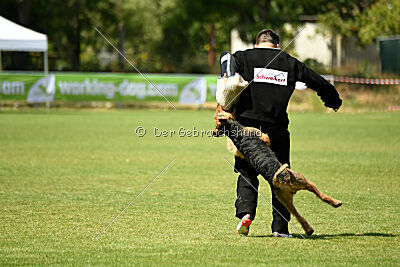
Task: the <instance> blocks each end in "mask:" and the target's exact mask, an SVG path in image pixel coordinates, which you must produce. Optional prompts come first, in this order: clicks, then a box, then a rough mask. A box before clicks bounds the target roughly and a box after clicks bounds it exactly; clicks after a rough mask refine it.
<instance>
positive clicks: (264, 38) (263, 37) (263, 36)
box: [256, 29, 279, 45]
mask: <svg viewBox="0 0 400 267" xmlns="http://www.w3.org/2000/svg"><path fill="white" fill-rule="evenodd" d="M264 42H269V43H272V44H274V45H277V44H279V35H278V34H276V32H274V31H273V30H270V29H264V30H262V31H260V32H259V33H258V34H257V38H256V44H259V43H264Z"/></svg>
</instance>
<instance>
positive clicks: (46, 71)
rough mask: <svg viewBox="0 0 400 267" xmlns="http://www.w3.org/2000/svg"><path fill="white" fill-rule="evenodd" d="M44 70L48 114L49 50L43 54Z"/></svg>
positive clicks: (47, 110)
mask: <svg viewBox="0 0 400 267" xmlns="http://www.w3.org/2000/svg"><path fill="white" fill-rule="evenodd" d="M43 65H44V66H43V68H44V77H45V79H46V113H49V111H50V99H49V93H48V92H47V88H48V87H49V64H48V57H47V50H46V51H44V52H43Z"/></svg>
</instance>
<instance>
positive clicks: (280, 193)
mask: <svg viewBox="0 0 400 267" xmlns="http://www.w3.org/2000/svg"><path fill="white" fill-rule="evenodd" d="M273 190H274V193H275V195H276V197H277V199H278V200H279V201H280V202H281V203H282V204H283V205H285V207H286V208H287V209H288V210H289V211H290V213H291V214H293V216H294V217H296V219H297V220H298V221H299V223H300V224H301V226H302V227H303V229H304V231H305V232H306V235H312V233H314V229H313V228H312V227H311V225H310V224H309V223H308V222H307V221H306V219H304V217H303V216H301V215H300V214H299V213H298V212H297V210H296V208H295V207H294V204H293V195H294V193H292V192H290V191H284V190H281V189H277V188H274V189H273Z"/></svg>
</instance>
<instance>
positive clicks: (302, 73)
mask: <svg viewBox="0 0 400 267" xmlns="http://www.w3.org/2000/svg"><path fill="white" fill-rule="evenodd" d="M295 71H296V78H297V80H299V81H301V82H304V83H305V84H307V87H309V88H311V89H313V90H314V91H316V92H317V94H318V96H319V97H320V98H321V100H322V101H323V102H324V105H325V106H326V107H328V108H332V109H334V110H337V109H339V108H340V106H341V105H342V100H341V99H340V97H339V93H338V92H337V91H336V88H335V87H334V86H333V85H332V84H331V83H330V82H328V81H327V80H325V79H324V78H323V77H321V76H320V75H319V74H317V73H316V72H315V71H313V70H312V69H309V68H308V67H307V66H306V65H305V64H304V63H302V62H300V61H298V60H296V62H295Z"/></svg>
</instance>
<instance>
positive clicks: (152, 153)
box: [0, 110, 400, 265]
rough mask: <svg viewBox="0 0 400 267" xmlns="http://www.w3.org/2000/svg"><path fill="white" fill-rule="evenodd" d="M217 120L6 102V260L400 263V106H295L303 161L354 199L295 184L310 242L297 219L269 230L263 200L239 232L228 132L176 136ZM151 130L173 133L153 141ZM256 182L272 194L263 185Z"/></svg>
mask: <svg viewBox="0 0 400 267" xmlns="http://www.w3.org/2000/svg"><path fill="white" fill-rule="evenodd" d="M211 117H212V112H211V111H149V110H143V111H142V110H140V111H126V110H125V111H117V110H114V111H107V112H104V111H88V110H58V111H57V110H54V111H52V112H51V114H49V115H45V114H43V113H42V112H41V111H29V112H28V111H26V112H24V111H15V112H14V111H8V112H4V111H3V112H1V113H0V146H1V150H0V221H1V224H0V265H12V264H18V265H20V264H29V265H44V264H61V265H153V264H154V265H214V264H215V265H222V264H223V265H242V264H250V265H278V264H279V265H323V264H324V265H378V264H379V265H380V264H383V265H398V264H399V261H400V253H399V245H400V242H399V241H400V227H399V214H400V208H399V207H400V197H399V193H398V192H399V188H400V174H399V171H400V157H399V154H400V142H399V141H400V114H399V113H397V114H396V113H373V114H372V113H371V114H368V113H367V114H340V113H338V114H325V113H294V114H290V119H291V121H292V123H291V126H290V130H291V138H292V154H291V161H292V167H293V169H294V170H296V171H299V172H302V173H303V174H305V175H306V176H307V177H308V178H310V179H311V180H312V181H313V182H315V183H316V184H317V185H318V187H319V188H320V189H321V190H322V191H324V192H326V193H327V194H329V195H331V196H333V197H335V198H337V199H340V200H342V201H343V202H344V205H343V206H342V207H340V208H339V209H333V208H331V207H330V206H328V205H327V204H325V203H323V202H321V201H320V200H318V199H317V198H316V197H315V196H314V195H312V194H311V193H309V192H305V191H301V192H299V193H298V194H297V195H296V196H295V203H296V207H297V208H298V210H299V211H300V213H301V214H302V215H303V216H304V217H305V218H306V219H308V221H309V222H310V223H311V225H312V226H313V227H314V229H315V234H314V235H313V236H311V237H310V238H307V239H302V238H301V237H300V236H299V235H298V234H297V233H296V231H295V230H294V229H290V231H291V232H292V233H293V234H294V235H295V238H292V239H276V238H272V237H271V233H270V222H271V219H272V216H271V207H270V205H269V204H268V203H267V202H265V201H264V200H263V199H262V198H259V207H258V214H257V218H256V220H255V221H254V223H253V224H252V227H251V231H250V235H249V236H248V237H247V238H246V237H239V236H238V235H237V234H236V233H235V227H236V224H237V223H238V220H237V219H236V218H235V217H234V212H235V210H234V205H233V204H234V201H235V186H236V177H235V175H234V174H233V171H232V168H231V167H230V166H229V165H228V163H227V162H226V161H225V160H224V157H226V158H227V159H229V160H230V161H231V162H232V161H233V156H232V155H231V154H229V152H227V151H226V150H225V143H224V141H223V140H220V139H213V138H209V137H180V136H178V135H179V134H178V130H179V128H180V127H184V128H185V129H186V130H189V129H192V128H193V126H195V127H196V129H197V130H201V129H206V130H207V129H212V128H213V122H212V120H211ZM138 125H142V126H143V127H144V128H145V129H146V130H147V134H146V136H144V137H142V138H140V137H138V136H136V134H135V129H136V127H137V126H138ZM154 127H157V128H158V129H160V130H161V129H162V130H175V131H176V134H173V136H172V137H155V136H154ZM174 158H176V160H175V161H174V162H173V163H172V164H171V165H170V167H169V168H168V169H166V170H165V171H164V172H163V173H162V174H161V175H160V177H158V178H157V179H156V180H155V181H154V183H153V184H152V185H151V186H149V187H148V188H147V190H146V191H145V192H144V193H143V194H142V195H141V196H140V197H139V198H138V199H137V200H136V201H135V202H134V203H133V204H132V205H131V206H130V207H129V208H128V209H126V211H125V213H123V214H122V215H121V216H120V217H119V218H118V219H117V220H116V221H115V222H114V223H113V224H112V225H111V226H110V227H109V228H108V229H107V230H106V231H105V232H104V233H103V234H102V235H100V236H99V238H98V239H96V240H94V237H95V236H96V235H97V234H98V233H99V232H100V231H101V230H102V228H104V227H105V226H106V225H107V224H108V223H109V222H110V221H111V220H112V219H113V218H114V217H115V216H116V215H117V214H118V213H119V212H120V211H121V210H122V209H123V208H124V207H126V205H128V203H129V202H130V201H131V200H132V199H133V198H134V197H135V196H136V195H137V194H138V193H139V192H140V191H141V190H142V189H143V188H144V187H145V186H146V185H147V184H148V183H149V182H150V181H151V180H152V179H153V178H154V177H156V176H157V175H158V174H159V173H160V171H161V170H162V169H163V168H164V167H165V166H166V165H167V164H168V163H169V162H170V161H171V160H173V159H174ZM260 192H261V193H262V194H263V195H264V196H266V197H267V199H270V189H269V186H268V185H267V183H266V182H265V181H261V191H260ZM292 221H293V224H294V225H295V227H296V228H297V229H299V230H300V229H301V227H300V225H299V224H298V223H297V222H296V221H295V220H292ZM301 233H303V232H301Z"/></svg>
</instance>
